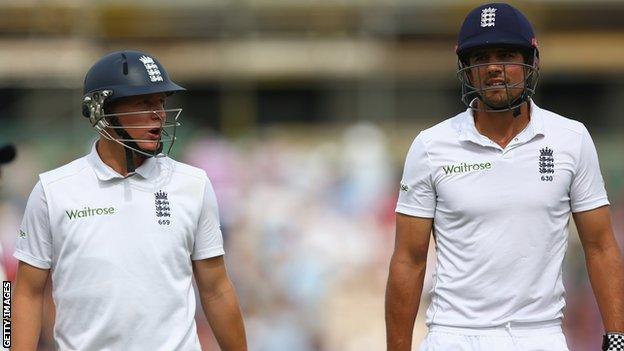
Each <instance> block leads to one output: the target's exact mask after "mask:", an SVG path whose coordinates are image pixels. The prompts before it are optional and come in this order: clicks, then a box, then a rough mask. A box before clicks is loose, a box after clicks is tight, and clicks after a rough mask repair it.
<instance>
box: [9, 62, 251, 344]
mask: <svg viewBox="0 0 624 351" xmlns="http://www.w3.org/2000/svg"><path fill="white" fill-rule="evenodd" d="M184 90H185V89H184V88H182V87H180V86H179V85H177V84H175V83H174V82H172V81H171V80H170V79H169V77H168V75H167V72H166V71H165V69H164V68H163V66H162V65H161V64H160V63H159V62H158V61H157V60H156V59H155V58H154V57H153V56H150V55H149V54H146V53H143V52H138V51H119V52H114V53H111V54H109V55H106V56H104V57H103V58H102V59H100V60H99V61H98V62H97V63H95V64H94V65H93V66H92V67H91V69H90V70H89V71H88V72H87V75H86V77H85V81H84V96H83V101H82V103H83V114H84V116H85V117H87V118H88V120H89V122H90V123H91V125H92V126H93V127H94V128H95V129H96V130H97V131H98V133H99V134H100V138H99V140H98V141H97V142H95V143H94V145H93V147H92V150H91V152H90V153H89V154H88V155H87V156H85V157H82V158H80V159H78V160H75V161H73V162H71V163H69V164H67V165H65V166H62V167H60V168H57V169H55V170H52V171H49V172H46V173H43V174H41V175H40V176H39V181H38V182H37V184H36V185H35V187H34V189H33V191H32V193H31V195H30V197H29V199H28V203H27V205H26V211H25V214H24V219H23V221H22V225H21V228H20V231H19V236H18V238H17V242H16V250H15V257H16V258H17V259H18V260H19V261H20V262H19V267H18V272H17V279H16V280H17V281H16V286H15V294H14V298H13V299H14V300H13V301H14V310H13V313H14V314H13V331H14V334H13V347H12V349H13V350H35V349H36V347H37V340H38V337H39V331H40V328H41V317H42V301H43V296H42V295H43V291H44V285H45V282H46V279H47V278H48V275H50V276H51V278H52V287H53V288H52V295H53V299H54V303H55V306H56V320H55V325H54V339H55V344H56V346H57V348H58V349H59V350H150V351H151V350H163V351H170V350H200V349H201V348H200V343H199V340H198V336H197V332H196V325H195V319H194V316H195V296H194V290H193V285H192V279H193V276H194V278H195V281H196V282H197V287H198V290H199V297H200V300H201V303H202V306H203V309H204V312H205V315H206V317H207V319H208V321H209V323H210V326H211V327H212V330H213V332H214V334H215V336H216V339H217V341H218V343H219V345H220V346H221V349H222V350H246V349H247V346H246V338H245V331H244V326H243V320H242V316H241V312H240V308H239V304H238V299H237V297H236V294H235V291H234V288H233V285H232V283H231V281H230V279H229V278H228V275H227V272H226V267H225V264H224V260H223V254H224V250H223V240H222V235H221V231H220V227H219V216H218V209H217V203H216V198H215V194H214V192H213V189H212V186H211V184H210V181H209V180H208V177H207V176H206V173H205V172H204V171H202V170H200V169H197V168H194V167H191V166H189V165H186V164H183V163H180V162H176V161H174V160H172V159H171V158H169V157H167V153H168V152H169V150H170V149H171V146H172V144H173V142H174V141H175V131H176V128H177V127H178V126H179V125H180V124H179V122H178V116H179V114H180V112H181V109H166V108H165V100H166V99H167V96H169V95H171V94H173V93H175V92H180V91H184Z"/></svg>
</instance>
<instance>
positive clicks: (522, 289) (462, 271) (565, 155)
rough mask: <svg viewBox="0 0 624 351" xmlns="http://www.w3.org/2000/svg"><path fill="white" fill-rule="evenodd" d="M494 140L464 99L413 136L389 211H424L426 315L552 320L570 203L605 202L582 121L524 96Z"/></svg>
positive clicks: (481, 322) (480, 321)
mask: <svg viewBox="0 0 624 351" xmlns="http://www.w3.org/2000/svg"><path fill="white" fill-rule="evenodd" d="M530 105H531V120H530V122H529V124H528V126H527V127H526V128H525V129H524V131H522V132H521V133H520V134H518V135H517V137H516V138H514V139H513V140H512V141H511V142H510V143H509V145H508V146H507V147H506V148H505V149H502V148H501V147H500V146H499V145H497V144H495V143H494V142H492V141H491V140H489V139H488V138H487V137H485V136H483V135H481V134H479V132H478V131H477V129H476V127H475V124H474V119H473V114H472V110H470V109H468V110H466V111H465V112H463V113H460V114H459V115H457V116H455V117H453V118H450V119H448V120H446V121H444V122H442V123H440V124H438V125H436V126H434V127H432V128H429V129H427V130H424V131H422V132H421V133H420V134H419V135H418V136H417V137H416V139H415V140H414V142H413V144H412V146H411V148H410V150H409V152H408V155H407V159H406V162H405V169H404V173H403V178H402V181H401V191H400V192H399V200H398V205H397V208H396V211H397V212H399V213H403V214H406V215H410V216H417V217H425V218H433V224H434V234H435V239H436V251H437V256H436V257H437V263H436V267H435V274H434V279H433V288H432V289H433V290H432V291H431V294H432V301H431V305H430V306H429V309H428V311H427V324H428V325H431V324H436V325H447V326H456V327H490V326H500V325H503V324H506V323H508V322H511V323H514V322H516V323H521V322H546V321H559V320H560V319H561V318H562V316H563V309H564V306H565V301H564V287H563V282H562V263H563V258H564V254H565V251H566V248H567V245H568V223H569V219H570V214H571V212H581V211H586V210H591V209H594V208H597V207H600V206H603V205H608V204H609V202H608V200H607V195H606V192H605V188H604V183H603V180H602V176H601V174H600V168H599V165H598V157H597V154H596V149H595V147H594V144H593V141H592V139H591V137H590V135H589V133H588V132H587V129H586V128H585V126H583V124H581V123H579V122H576V121H573V120H570V119H567V118H564V117H561V116H559V115H557V114H555V113H552V112H550V111H547V110H543V109H540V108H539V107H537V106H536V105H535V104H534V103H533V102H531V104H530Z"/></svg>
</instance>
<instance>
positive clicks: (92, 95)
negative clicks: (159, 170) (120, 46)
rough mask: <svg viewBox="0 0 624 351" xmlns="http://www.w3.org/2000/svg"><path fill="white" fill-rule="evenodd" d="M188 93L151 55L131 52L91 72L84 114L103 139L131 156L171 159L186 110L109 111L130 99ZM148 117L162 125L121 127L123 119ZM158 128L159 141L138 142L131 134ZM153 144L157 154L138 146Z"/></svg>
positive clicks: (107, 60) (111, 57)
mask: <svg viewBox="0 0 624 351" xmlns="http://www.w3.org/2000/svg"><path fill="white" fill-rule="evenodd" d="M184 90H186V89H184V88H183V87H181V86H179V85H177V84H175V83H174V82H173V81H171V80H170V79H169V76H168V75H167V72H166V71H165V69H164V67H163V66H162V65H161V64H160V63H159V62H158V61H157V60H156V59H154V58H152V57H151V56H150V55H148V54H146V53H143V52H140V51H130V50H125V51H119V52H114V53H111V54H109V55H106V56H104V57H103V58H101V59H100V60H99V61H98V62H96V63H95V64H94V65H93V66H92V67H91V69H90V70H89V72H87V75H86V77H85V82H84V95H83V101H82V114H83V116H85V117H87V118H89V121H90V123H91V126H92V127H93V128H94V129H95V130H96V131H97V132H98V133H99V134H100V135H102V136H103V137H104V138H106V139H108V140H112V141H114V142H116V143H118V144H120V145H122V146H123V147H125V148H126V152H127V153H128V152H136V153H138V154H139V155H142V156H144V157H162V156H167V155H168V154H169V152H170V151H171V149H172V147H173V143H174V142H175V140H176V137H175V133H176V129H177V127H178V126H180V123H179V122H178V118H179V116H180V113H181V112H182V109H179V108H178V109H164V110H154V111H133V112H124V113H107V108H108V107H109V106H110V104H111V103H113V102H115V101H118V100H119V99H122V98H126V97H132V96H139V95H148V94H158V93H164V94H167V95H171V94H173V93H175V92H178V91H184ZM146 114H153V115H155V118H154V120H158V121H159V123H160V125H159V126H155V125H128V126H123V125H121V124H120V123H119V117H123V118H124V119H126V118H128V117H132V116H136V117H139V116H144V115H146ZM163 116H164V118H163ZM155 128H158V129H159V138H158V140H154V139H134V138H132V137H131V136H130V134H129V133H128V130H130V129H144V130H151V129H155ZM153 142H157V143H158V147H157V148H156V150H155V151H153V152H151V151H146V150H143V149H142V148H141V147H139V145H138V144H139V143H153ZM127 156H128V155H127Z"/></svg>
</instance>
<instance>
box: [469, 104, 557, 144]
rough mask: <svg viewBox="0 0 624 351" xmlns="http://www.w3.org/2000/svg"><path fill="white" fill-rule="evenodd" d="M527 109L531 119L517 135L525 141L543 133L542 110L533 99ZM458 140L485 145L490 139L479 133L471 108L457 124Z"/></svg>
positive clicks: (520, 140) (521, 140) (519, 139)
mask: <svg viewBox="0 0 624 351" xmlns="http://www.w3.org/2000/svg"><path fill="white" fill-rule="evenodd" d="M529 111H530V116H531V119H530V120H529V124H527V126H526V128H525V129H524V130H523V131H522V132H520V134H518V135H517V138H518V141H519V142H527V141H529V140H531V139H533V138H534V137H535V136H537V135H545V132H544V116H543V115H544V110H542V109H541V108H540V107H539V106H537V105H536V104H535V103H534V102H533V100H529ZM459 140H461V141H471V142H473V143H476V144H479V145H484V146H487V145H488V144H490V139H488V138H487V137H486V136H484V135H482V134H481V133H479V131H478V130H477V127H476V126H475V121H474V111H473V110H472V109H471V108H468V109H466V111H465V112H464V113H463V114H462V116H461V121H460V124H459Z"/></svg>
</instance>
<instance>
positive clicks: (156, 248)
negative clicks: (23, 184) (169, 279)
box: [50, 183, 199, 264]
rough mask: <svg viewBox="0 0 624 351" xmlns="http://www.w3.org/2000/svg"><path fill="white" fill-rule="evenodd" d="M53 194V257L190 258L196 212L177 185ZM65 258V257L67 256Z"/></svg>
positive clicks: (172, 260)
mask: <svg viewBox="0 0 624 351" xmlns="http://www.w3.org/2000/svg"><path fill="white" fill-rule="evenodd" d="M55 195H56V196H54V195H53V208H54V210H52V211H50V212H51V223H52V224H53V225H52V229H53V240H54V243H53V246H54V254H55V257H54V260H56V259H58V257H59V256H65V257H66V258H71V261H72V262H74V264H79V263H80V262H85V263H88V262H92V261H98V262H135V261H136V262H144V263H149V262H153V263H165V264H169V263H177V262H181V261H186V260H189V257H190V254H191V252H192V250H193V244H194V233H195V230H196V226H197V219H198V216H199V213H198V211H197V210H195V208H193V207H192V206H188V204H189V203H192V202H193V200H194V198H193V196H189V195H190V194H187V193H185V192H177V191H176V189H168V188H167V187H164V188H162V189H157V190H155V189H153V188H149V187H140V186H133V185H132V184H130V183H121V184H115V185H111V186H106V187H99V186H94V187H91V188H85V189H73V190H70V191H65V192H64V193H63V194H62V196H61V194H55ZM68 261H69V260H68Z"/></svg>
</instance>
